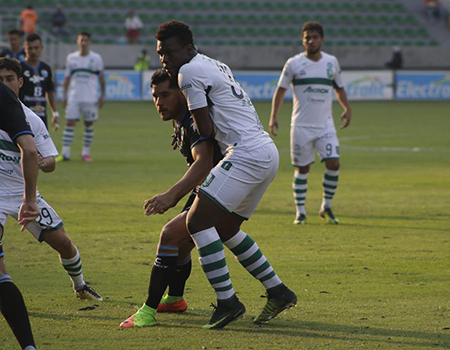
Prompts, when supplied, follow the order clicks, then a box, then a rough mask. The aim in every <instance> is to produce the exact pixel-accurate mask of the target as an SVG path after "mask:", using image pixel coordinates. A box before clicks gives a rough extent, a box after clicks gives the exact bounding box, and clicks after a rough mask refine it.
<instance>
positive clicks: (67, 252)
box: [0, 58, 103, 301]
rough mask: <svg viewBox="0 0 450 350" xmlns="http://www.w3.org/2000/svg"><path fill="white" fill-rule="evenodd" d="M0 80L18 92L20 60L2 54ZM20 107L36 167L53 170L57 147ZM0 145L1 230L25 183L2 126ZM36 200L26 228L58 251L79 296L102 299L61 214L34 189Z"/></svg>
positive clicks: (29, 112) (14, 213)
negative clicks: (36, 213) (35, 212)
mask: <svg viewBox="0 0 450 350" xmlns="http://www.w3.org/2000/svg"><path fill="white" fill-rule="evenodd" d="M0 80H1V81H2V82H3V83H4V84H5V85H7V86H8V87H9V88H10V89H11V90H13V91H14V93H15V94H16V95H18V93H19V89H20V87H21V86H22V84H23V78H21V67H20V63H19V62H18V61H17V60H15V59H11V58H1V59H0ZM22 108H23V111H24V112H25V116H26V119H27V122H28V123H29V125H30V128H31V131H32V133H33V135H34V140H35V143H36V148H37V151H38V152H39V168H40V169H41V170H42V171H43V172H52V171H54V170H55V156H57V155H58V151H57V150H56V148H55V145H54V144H53V141H52V139H51V138H50V135H49V133H48V131H47V128H46V127H45V124H44V122H43V121H42V120H41V118H39V117H38V116H37V115H36V114H35V113H34V112H33V111H32V110H31V109H29V108H28V107H26V106H25V105H24V104H22ZM0 145H1V148H0V149H1V157H0V228H2V230H3V228H4V227H5V224H6V220H7V218H8V216H12V217H13V218H15V219H17V218H18V212H19V207H20V204H21V203H22V200H23V193H24V185H23V178H22V169H21V167H20V151H19V149H18V148H17V147H16V146H15V145H14V143H13V142H12V140H11V138H10V137H9V135H8V134H7V133H6V132H4V131H2V130H0ZM36 203H37V205H38V208H39V216H38V217H37V218H36V220H35V221H33V222H30V223H29V224H28V225H27V226H26V229H27V230H28V231H29V232H30V233H31V234H32V235H33V236H34V238H36V240H37V241H39V242H46V243H47V244H48V245H50V246H51V247H52V248H53V249H54V250H56V251H57V252H58V253H59V257H60V261H61V264H62V266H63V267H64V269H65V270H66V271H67V274H68V275H69V277H70V279H71V280H72V286H73V289H74V291H75V295H76V296H77V297H78V298H80V299H87V300H95V301H102V300H103V299H102V297H101V296H100V295H98V294H97V293H96V292H95V291H94V290H93V289H92V288H91V287H90V286H89V285H87V284H86V282H85V281H84V277H83V269H82V264H81V257H80V254H79V252H78V249H77V248H76V247H75V245H74V244H73V243H72V241H71V240H70V238H69V236H68V235H67V233H66V231H65V230H64V226H63V222H62V220H61V218H60V217H59V216H58V214H57V213H56V212H55V210H54V209H53V208H52V207H51V206H50V205H49V204H48V203H47V202H46V201H45V200H44V198H43V197H42V196H41V194H40V193H39V191H36ZM1 251H2V250H1V235H0V252H1Z"/></svg>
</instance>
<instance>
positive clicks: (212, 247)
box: [192, 227, 235, 300]
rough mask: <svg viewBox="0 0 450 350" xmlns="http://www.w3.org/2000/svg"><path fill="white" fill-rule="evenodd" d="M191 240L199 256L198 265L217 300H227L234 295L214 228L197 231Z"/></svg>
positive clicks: (222, 250)
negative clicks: (200, 266)
mask: <svg viewBox="0 0 450 350" xmlns="http://www.w3.org/2000/svg"><path fill="white" fill-rule="evenodd" d="M192 239H193V241H194V242H195V245H196V246H197V249H198V254H199V255H200V258H199V260H200V264H201V265H202V269H203V271H204V272H205V274H206V277H207V278H208V280H209V283H211V286H212V287H213V288H214V290H215V292H216V296H217V300H227V299H230V298H231V297H233V296H234V295H235V293H234V289H233V285H232V284H231V279H230V274H229V273H228V267H227V263H226V261H225V251H224V249H223V244H222V241H221V240H220V237H219V234H218V233H217V230H216V229H215V228H214V227H210V228H207V229H206V230H203V231H199V232H197V233H195V234H193V235H192Z"/></svg>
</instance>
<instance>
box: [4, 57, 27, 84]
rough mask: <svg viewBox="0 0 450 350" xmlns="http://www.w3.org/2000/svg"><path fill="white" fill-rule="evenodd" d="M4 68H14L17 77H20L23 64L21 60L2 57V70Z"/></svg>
mask: <svg viewBox="0 0 450 350" xmlns="http://www.w3.org/2000/svg"><path fill="white" fill-rule="evenodd" d="M2 69H6V70H12V71H13V72H14V73H16V74H17V79H19V78H20V77H21V76H22V66H21V65H20V62H19V61H18V60H16V59H15V58H10V57H1V58H0V70H2Z"/></svg>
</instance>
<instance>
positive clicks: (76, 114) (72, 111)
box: [56, 100, 81, 161]
mask: <svg viewBox="0 0 450 350" xmlns="http://www.w3.org/2000/svg"><path fill="white" fill-rule="evenodd" d="M65 115H66V116H65V118H66V125H65V127H64V131H63V137H62V145H63V148H62V152H61V154H60V155H59V156H58V157H56V160H57V161H61V160H70V150H71V147H72V143H73V138H74V136H75V127H76V125H77V121H78V120H80V115H81V114H80V108H79V104H78V103H76V102H71V101H70V100H69V102H68V103H67V107H66V113H65Z"/></svg>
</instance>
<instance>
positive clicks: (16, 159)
mask: <svg viewBox="0 0 450 350" xmlns="http://www.w3.org/2000/svg"><path fill="white" fill-rule="evenodd" d="M0 160H2V161H4V162H5V161H6V162H13V163H16V164H20V157H13V156H8V155H7V154H4V153H0Z"/></svg>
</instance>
